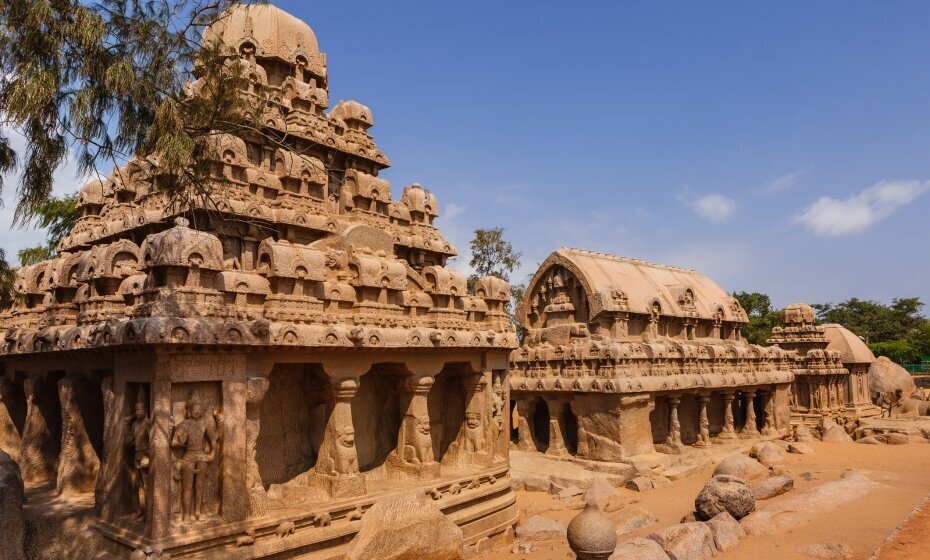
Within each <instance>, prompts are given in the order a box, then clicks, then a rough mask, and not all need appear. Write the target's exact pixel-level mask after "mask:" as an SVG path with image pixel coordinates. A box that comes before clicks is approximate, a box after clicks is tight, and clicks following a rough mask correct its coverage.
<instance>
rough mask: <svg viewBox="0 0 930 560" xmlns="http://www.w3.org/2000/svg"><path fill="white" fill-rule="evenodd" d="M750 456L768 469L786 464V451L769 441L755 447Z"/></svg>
mask: <svg viewBox="0 0 930 560" xmlns="http://www.w3.org/2000/svg"><path fill="white" fill-rule="evenodd" d="M749 456H750V457H752V458H753V459H755V460H757V461H759V462H760V463H762V464H763V465H765V466H767V467H772V466H774V465H779V464H781V463H784V462H785V450H784V449H782V448H781V447H779V446H778V445H775V444H774V443H772V442H769V441H763V442H760V443H757V444H755V445H753V446H752V450H751V451H750V452H749Z"/></svg>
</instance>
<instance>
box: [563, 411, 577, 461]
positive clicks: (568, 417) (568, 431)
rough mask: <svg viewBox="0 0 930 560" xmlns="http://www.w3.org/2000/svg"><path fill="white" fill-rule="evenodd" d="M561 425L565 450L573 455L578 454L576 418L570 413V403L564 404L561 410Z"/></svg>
mask: <svg viewBox="0 0 930 560" xmlns="http://www.w3.org/2000/svg"><path fill="white" fill-rule="evenodd" d="M561 424H562V431H563V432H564V434H565V448H566V449H568V452H569V453H571V454H572V455H574V454H576V453H578V417H577V416H575V413H574V412H573V411H572V405H571V404H570V403H566V404H565V407H564V408H563V412H562V422H561Z"/></svg>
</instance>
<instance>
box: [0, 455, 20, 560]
mask: <svg viewBox="0 0 930 560" xmlns="http://www.w3.org/2000/svg"><path fill="white" fill-rule="evenodd" d="M23 493H24V491H23V478H22V476H21V475H20V473H19V467H18V466H17V465H16V463H14V462H13V460H12V459H11V458H10V456H9V455H8V454H7V453H5V452H3V451H0V535H3V537H2V538H0V560H23V558H25V554H24V551H23V545H24V542H25V529H26V519H25V515H24V514H23V500H24V495H23Z"/></svg>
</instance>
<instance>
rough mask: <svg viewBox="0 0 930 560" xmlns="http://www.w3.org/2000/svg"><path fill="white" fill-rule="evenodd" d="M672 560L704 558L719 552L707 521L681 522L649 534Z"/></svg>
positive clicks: (699, 559) (697, 559)
mask: <svg viewBox="0 0 930 560" xmlns="http://www.w3.org/2000/svg"><path fill="white" fill-rule="evenodd" d="M649 538H650V539H652V540H654V541H656V542H657V543H659V546H661V547H662V550H664V551H665V553H666V554H668V557H669V558H670V560H704V559H706V558H710V557H712V556H713V555H714V554H716V553H717V545H716V544H714V534H713V533H712V532H711V530H710V527H708V526H707V525H706V524H705V523H700V522H698V523H681V524H679V525H672V526H671V527H666V528H665V529H663V530H661V531H659V532H658V533H653V534H651V535H649Z"/></svg>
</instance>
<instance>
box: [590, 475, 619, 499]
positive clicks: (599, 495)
mask: <svg viewBox="0 0 930 560" xmlns="http://www.w3.org/2000/svg"><path fill="white" fill-rule="evenodd" d="M618 493H619V491H618V490H617V488H616V487H615V486H614V485H613V484H611V483H610V481H608V480H607V479H606V478H604V477H602V476H599V477H597V478H595V479H594V480H593V481H591V486H589V487H588V490H587V491H586V492H585V493H584V501H585V502H596V503H602V502H604V501H605V500H607V499H608V498H610V497H611V496H615V495H616V494H618Z"/></svg>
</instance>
